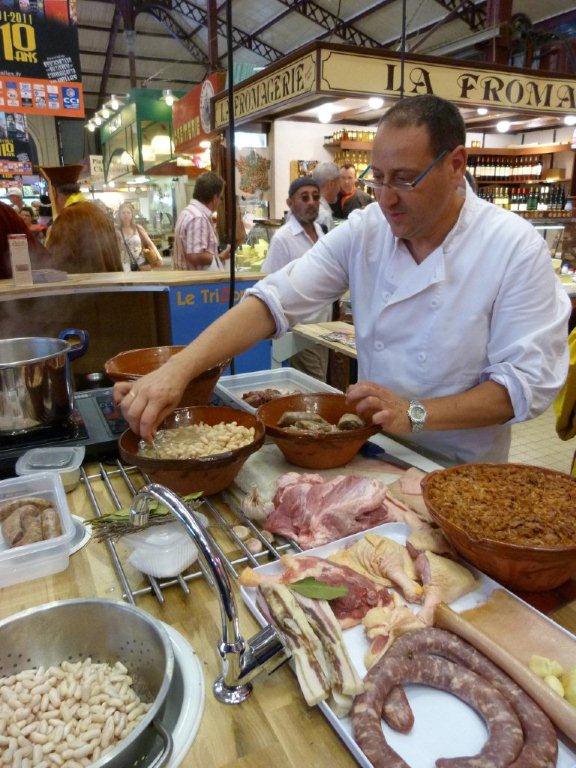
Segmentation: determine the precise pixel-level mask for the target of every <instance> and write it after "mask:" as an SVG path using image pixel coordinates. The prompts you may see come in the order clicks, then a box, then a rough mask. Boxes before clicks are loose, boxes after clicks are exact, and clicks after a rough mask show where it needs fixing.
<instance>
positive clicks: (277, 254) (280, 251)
mask: <svg viewBox="0 0 576 768" xmlns="http://www.w3.org/2000/svg"><path fill="white" fill-rule="evenodd" d="M314 229H315V230H316V234H317V235H318V238H321V237H322V236H323V235H324V232H323V231H322V229H321V228H320V226H319V225H318V224H317V223H316V222H314ZM313 245H314V242H313V240H312V239H311V238H310V237H309V236H308V235H307V234H306V231H305V229H304V227H303V226H302V224H300V222H299V221H298V219H297V218H296V217H295V216H293V215H291V216H290V218H289V219H288V221H287V222H286V224H284V225H283V226H281V227H280V229H278V230H277V231H276V232H275V233H274V235H273V237H272V240H271V241H270V247H269V249H268V254H267V256H266V258H265V260H264V263H263V264H262V267H261V269H262V272H264V273H265V274H267V275H270V274H272V273H273V272H277V271H278V270H279V269H282V268H283V267H285V266H286V264H290V262H292V261H294V260H295V259H299V258H300V257H301V256H303V255H304V254H305V253H306V252H307V251H309V250H310V248H312V247H313ZM301 319H302V320H306V322H308V323H327V322H328V321H329V320H331V319H332V304H329V305H328V306H325V307H322V308H321V309H320V311H317V310H315V311H314V312H312V314H310V315H306V316H303V317H302V318H301Z"/></svg>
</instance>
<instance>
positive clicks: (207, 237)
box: [172, 172, 230, 271]
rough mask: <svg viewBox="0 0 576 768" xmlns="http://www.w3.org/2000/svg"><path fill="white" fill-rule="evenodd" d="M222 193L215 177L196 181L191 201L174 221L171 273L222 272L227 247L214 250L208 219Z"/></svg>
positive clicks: (215, 239)
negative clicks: (174, 271)
mask: <svg viewBox="0 0 576 768" xmlns="http://www.w3.org/2000/svg"><path fill="white" fill-rule="evenodd" d="M223 191H224V180H223V179H222V178H220V176H218V174H216V173H212V172H208V173H203V174H201V175H200V176H198V178H197V179H196V184H195V186H194V192H193V193H192V200H191V201H190V203H189V204H188V205H187V206H186V208H184V210H183V211H182V212H181V213H180V215H179V216H178V220H177V221H176V227H175V229H174V251H173V254H172V269H196V270H211V271H214V270H222V269H226V265H225V262H227V261H228V259H229V258H230V246H227V247H226V248H225V249H224V250H222V251H219V250H218V236H217V234H216V229H215V227H214V221H213V218H212V215H213V213H214V212H215V211H216V210H217V209H218V205H219V204H220V199H221V197H222V193H223Z"/></svg>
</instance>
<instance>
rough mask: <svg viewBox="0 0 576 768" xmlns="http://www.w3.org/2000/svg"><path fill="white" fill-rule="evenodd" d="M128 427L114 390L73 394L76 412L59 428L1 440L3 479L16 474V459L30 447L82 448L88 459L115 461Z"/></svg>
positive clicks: (50, 428)
mask: <svg viewBox="0 0 576 768" xmlns="http://www.w3.org/2000/svg"><path fill="white" fill-rule="evenodd" d="M127 428H128V425H127V424H126V422H125V421H124V419H123V418H122V416H121V414H120V412H119V411H118V409H117V408H116V407H115V405H114V402H113V400H112V390H111V389H93V390H87V391H85V392H77V393H76V394H75V395H74V411H73V413H72V416H71V417H70V419H68V421H66V422H64V423H63V424H61V425H59V426H58V427H41V428H39V429H36V430H34V431H33V432H29V433H27V434H22V435H9V436H4V437H2V438H1V440H0V477H7V476H11V475H13V474H14V466H15V464H16V460H17V459H18V457H19V456H21V455H22V454H23V453H24V452H25V451H27V450H29V449H30V448H41V447H42V446H48V445H83V446H85V448H86V457H87V458H91V459H102V458H106V457H109V458H115V457H116V456H117V455H118V437H119V436H120V435H121V434H122V432H124V430H125V429H127Z"/></svg>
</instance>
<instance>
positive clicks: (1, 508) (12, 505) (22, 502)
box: [0, 496, 52, 523]
mask: <svg viewBox="0 0 576 768" xmlns="http://www.w3.org/2000/svg"><path fill="white" fill-rule="evenodd" d="M27 505H31V506H33V507H38V509H47V508H48V507H51V506H52V503H51V502H50V501H46V499H40V498H38V497H37V496H22V497H21V498H19V499H6V500H5V501H0V523H1V522H2V521H4V520H5V519H6V518H7V517H8V516H9V515H11V514H12V512H14V510H16V509H18V508H19V507H24V506H27Z"/></svg>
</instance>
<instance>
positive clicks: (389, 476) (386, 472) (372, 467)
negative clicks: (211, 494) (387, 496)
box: [235, 443, 405, 500]
mask: <svg viewBox="0 0 576 768" xmlns="http://www.w3.org/2000/svg"><path fill="white" fill-rule="evenodd" d="M286 472H299V473H300V474H304V473H313V474H318V475H321V476H322V477H323V478H325V479H327V480H329V479H330V478H333V477H337V476H338V475H359V476H361V477H373V478H375V479H377V480H380V481H381V482H383V483H386V485H390V484H391V483H393V482H394V481H395V480H397V479H398V478H399V477H400V476H401V475H402V474H404V472H405V470H403V469H400V468H398V467H395V466H393V465H392V464H387V463H386V462H383V461H380V460H379V459H368V458H366V457H364V456H362V455H361V454H358V455H357V456H355V457H354V459H352V461H351V462H349V463H348V464H346V465H345V466H344V467H336V468H335V469H319V470H313V469H305V468H303V467H296V466H294V464H289V463H288V462H287V461H286V459H285V458H284V455H283V454H282V452H281V451H280V449H279V448H278V447H277V446H276V445H274V444H273V443H267V444H265V445H263V446H262V448H260V450H259V451H256V453H253V454H252V456H249V457H248V459H247V460H246V463H245V464H244V466H243V467H242V469H241V470H240V472H239V473H238V475H237V477H236V480H235V485H236V486H237V488H238V489H239V490H241V491H243V492H244V493H248V492H249V491H250V490H251V489H252V486H254V485H256V486H257V487H258V489H259V490H260V493H261V495H262V497H263V498H264V499H265V500H268V499H272V497H273V496H274V493H275V492H276V481H277V480H278V478H279V477H280V476H281V475H284V474H286Z"/></svg>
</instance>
